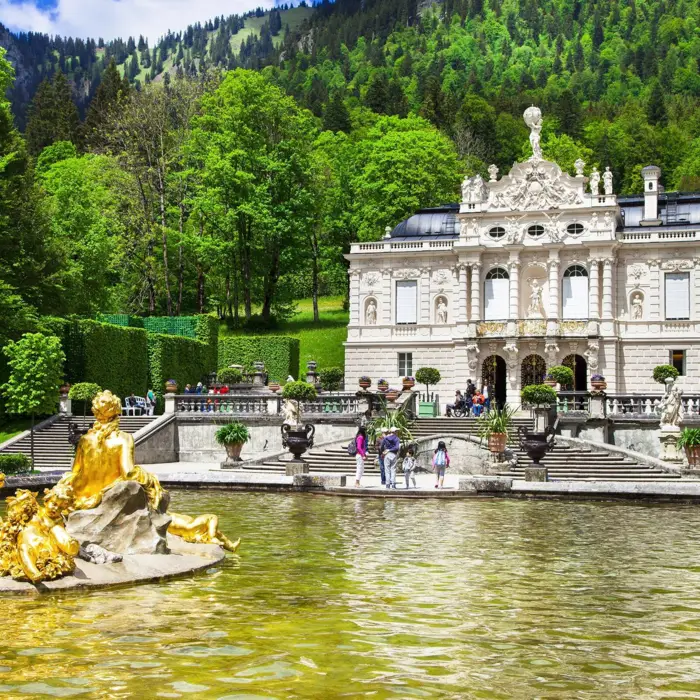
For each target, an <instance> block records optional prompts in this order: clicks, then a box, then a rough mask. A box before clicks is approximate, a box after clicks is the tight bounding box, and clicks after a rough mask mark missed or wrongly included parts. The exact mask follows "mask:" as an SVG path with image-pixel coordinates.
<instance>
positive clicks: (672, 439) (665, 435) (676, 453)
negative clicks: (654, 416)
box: [659, 425, 684, 464]
mask: <svg viewBox="0 0 700 700" xmlns="http://www.w3.org/2000/svg"><path fill="white" fill-rule="evenodd" d="M680 434H681V429H680V428H679V427H678V426H675V425H668V426H664V427H663V428H661V431H660V433H659V442H660V443H661V459H663V460H664V462H673V463H674V464H683V461H684V459H683V458H684V454H683V450H682V449H679V448H678V447H676V441H677V440H678V436H679V435H680Z"/></svg>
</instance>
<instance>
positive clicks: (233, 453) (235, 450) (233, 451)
mask: <svg viewBox="0 0 700 700" xmlns="http://www.w3.org/2000/svg"><path fill="white" fill-rule="evenodd" d="M224 447H225V448H226V456H227V459H226V461H227V462H229V463H230V462H240V461H242V460H241V451H242V450H243V443H242V442H231V443H229V444H227V445H224Z"/></svg>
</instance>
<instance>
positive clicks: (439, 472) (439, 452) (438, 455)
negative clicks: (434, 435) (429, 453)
mask: <svg viewBox="0 0 700 700" xmlns="http://www.w3.org/2000/svg"><path fill="white" fill-rule="evenodd" d="M449 466H450V455H448V454H447V445H445V443H444V442H443V441H442V440H440V442H438V446H437V449H436V450H435V452H433V470H434V471H435V488H436V489H438V488H439V489H441V488H442V484H443V482H444V481H445V469H447V467H449Z"/></svg>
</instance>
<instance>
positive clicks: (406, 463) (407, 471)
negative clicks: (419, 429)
mask: <svg viewBox="0 0 700 700" xmlns="http://www.w3.org/2000/svg"><path fill="white" fill-rule="evenodd" d="M415 453H416V451H415V449H414V448H413V447H409V448H408V453H407V454H406V456H405V457H404V458H403V475H404V478H405V479H406V488H408V480H409V479H411V480H412V481H413V487H414V488H415V487H416V477H415V476H413V472H414V470H415V468H416V467H417V466H418V462H417V460H416V458H415Z"/></svg>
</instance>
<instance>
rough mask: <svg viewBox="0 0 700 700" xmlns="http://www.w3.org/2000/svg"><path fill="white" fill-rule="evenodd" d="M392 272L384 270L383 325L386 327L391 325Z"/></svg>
mask: <svg viewBox="0 0 700 700" xmlns="http://www.w3.org/2000/svg"><path fill="white" fill-rule="evenodd" d="M392 297H393V295H392V293H391V270H390V269H389V268H384V269H383V270H382V323H383V324H384V325H386V326H389V325H391V305H392Z"/></svg>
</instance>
